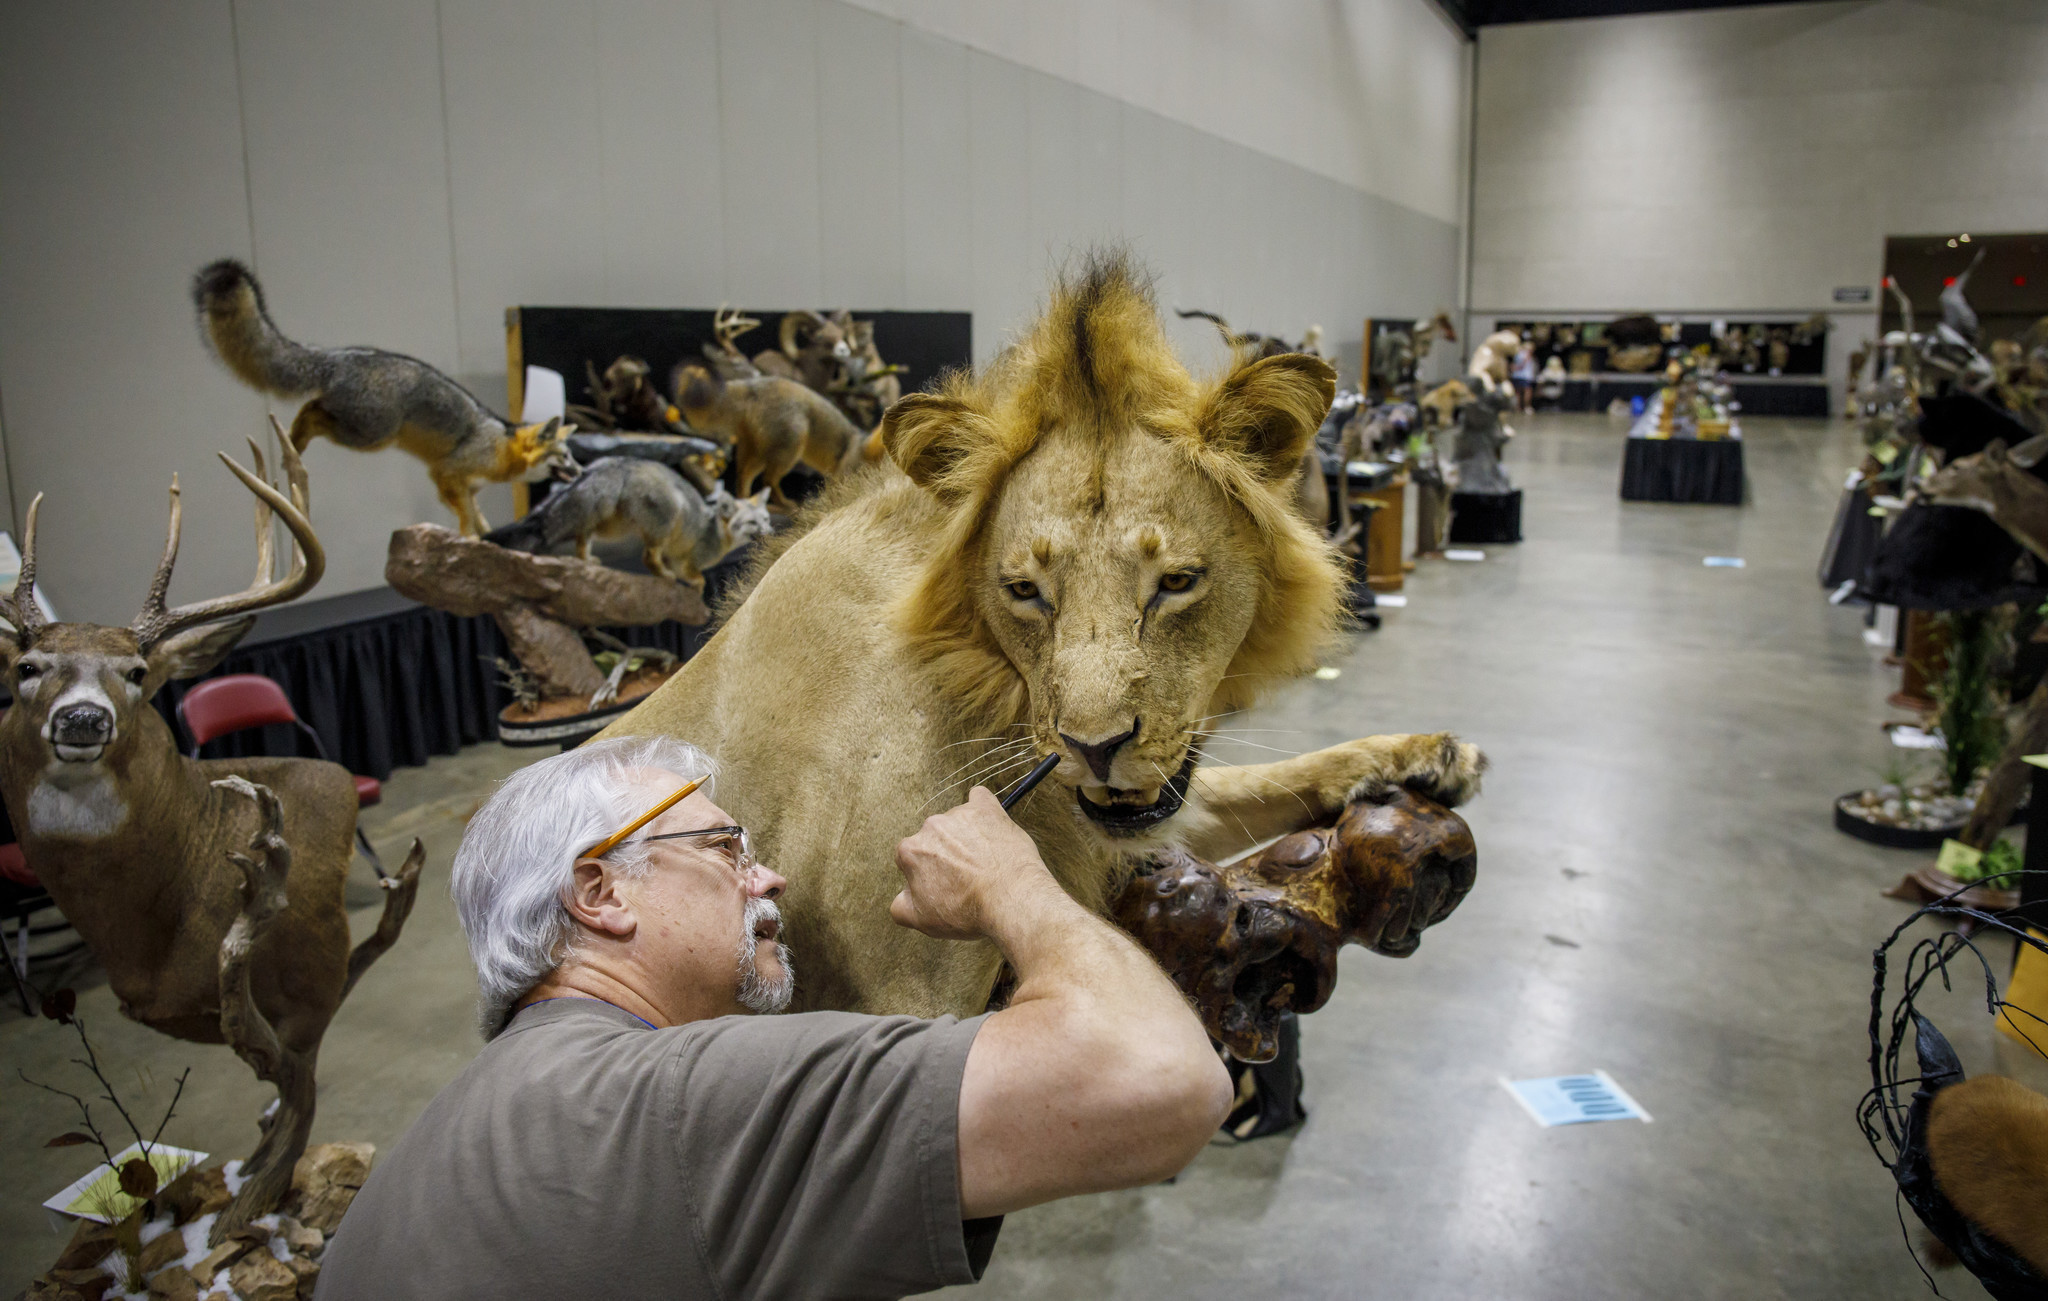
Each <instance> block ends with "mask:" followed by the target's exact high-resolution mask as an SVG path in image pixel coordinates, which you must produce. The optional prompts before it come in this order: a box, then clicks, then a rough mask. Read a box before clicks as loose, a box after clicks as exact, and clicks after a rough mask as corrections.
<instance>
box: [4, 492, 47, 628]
mask: <svg viewBox="0 0 2048 1301" xmlns="http://www.w3.org/2000/svg"><path fill="white" fill-rule="evenodd" d="M42 505H43V494H41V493H37V494H36V499H35V500H34V501H32V502H30V503H29V504H28V526H27V527H26V528H24V529H22V531H21V573H20V575H19V576H17V577H16V578H15V580H14V595H12V596H7V597H0V619H5V620H7V622H9V623H11V624H13V625H14V631H15V632H16V633H18V634H19V636H20V640H21V642H22V643H23V644H24V645H26V644H27V643H28V642H30V641H32V640H33V639H34V638H35V635H36V634H37V633H38V632H41V631H42V629H43V607H42V606H40V605H37V604H36V512H37V511H39V510H41V509H42Z"/></svg>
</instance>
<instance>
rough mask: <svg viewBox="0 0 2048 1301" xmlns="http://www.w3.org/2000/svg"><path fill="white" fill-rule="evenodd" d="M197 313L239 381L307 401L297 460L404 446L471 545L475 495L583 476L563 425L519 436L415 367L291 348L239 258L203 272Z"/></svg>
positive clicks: (392, 357) (196, 288)
mask: <svg viewBox="0 0 2048 1301" xmlns="http://www.w3.org/2000/svg"><path fill="white" fill-rule="evenodd" d="M192 301H193V304H194V305H195V306H196V307H197V308H198V309H199V328H200V333H201V334H202V335H203V336H204V337H205V339H206V342H207V345H208V346H209V347H210V348H211V349H212V350H213V353H214V355H215V356H217V357H219V358H220V359H221V361H222V362H224V363H225V364H226V365H227V368H228V369H229V370H231V371H233V372H234V373H235V377H236V378H237V379H240V380H241V381H242V382H243V383H244V384H247V385H248V386H249V387H250V388H253V389H255V390H256V391H257V392H259V393H268V394H269V395H271V396H272V397H280V398H310V399H311V401H309V402H307V403H306V404H305V405H304V406H302V407H300V408H299V414H298V415H297V416H296V417H295V418H294V419H293V420H292V428H291V440H292V446H293V447H294V448H296V449H297V450H298V451H300V452H304V451H305V450H306V444H308V443H310V442H312V441H313V438H314V437H315V436H316V435H321V436H325V437H327V438H330V439H332V440H333V441H335V442H337V443H340V444H341V445H342V446H343V447H347V448H351V449H353V450H355V451H358V452H374V451H377V450H379V449H380V448H385V447H390V446H391V445H392V444H394V443H395V444H397V445H398V446H400V447H402V448H404V449H405V450H406V451H408V452H411V453H412V454H413V455H414V456H417V457H418V458H419V459H420V460H422V461H425V462H426V464H427V473H428V474H429V475H430V476H431V477H432V478H433V480H434V487H435V489H436V490H437V491H438V492H439V493H440V496H441V501H442V503H443V504H444V505H446V506H447V507H448V509H449V510H451V511H454V512H455V518H456V519H457V520H458V521H459V522H460V523H461V525H462V531H463V532H464V533H465V534H467V535H468V536H470V537H480V536H482V534H483V533H484V531H485V530H486V529H488V528H489V527H490V525H489V524H487V523H485V522H484V517H483V515H482V513H481V512H480V511H478V510H477V507H476V489H477V485H478V484H480V483H486V482H489V483H507V482H510V481H512V480H514V479H518V480H522V481H524V482H526V483H537V482H539V481H540V480H542V479H546V478H548V477H549V476H550V475H553V476H555V477H557V478H564V479H571V478H574V477H575V476H576V462H575V461H574V460H573V459H571V458H570V456H569V448H568V444H567V442H566V441H565V440H564V438H563V433H564V431H563V429H562V422H561V421H560V420H550V421H549V422H548V423H547V424H546V425H520V426H516V427H515V426H513V425H512V424H511V423H509V422H508V421H505V420H502V419H500V418H499V417H497V416H495V415H493V414H491V411H490V409H489V408H488V407H486V406H484V404H483V403H482V402H480V401H478V400H477V398H476V395H475V394H473V393H471V392H470V391H469V390H468V389H466V388H464V387H462V385H460V384H458V383H456V382H455V381H454V380H452V379H450V378H449V377H448V376H446V375H444V374H442V373H441V372H440V371H438V370H436V369H434V368H433V367H432V366H429V365H428V364H427V363H425V362H423V361H420V360H418V359H416V358H413V357H407V356H404V355H402V354H399V353H395V352H384V351H381V350H380V349H377V348H309V347H307V346H306V345H304V344H301V343H294V342H293V341H292V340H290V339H287V338H285V337H284V335H282V334H280V333H279V332H278V329H277V327H276V326H275V325H273V324H272V323H271V320H270V313H269V312H268V311H267V310H266V309H265V307H264V305H263V290H262V289H261V288H260V287H258V286H257V284H256V277H255V276H254V275H252V274H250V272H249V268H247V267H245V266H243V265H242V264H241V263H239V262H236V261H234V260H233V259H232V258H223V259H222V260H220V261H218V262H214V263H211V264H209V265H208V266H206V267H204V268H203V269H202V270H201V271H200V272H199V274H198V276H196V277H195V278H194V279H193V281H192Z"/></svg>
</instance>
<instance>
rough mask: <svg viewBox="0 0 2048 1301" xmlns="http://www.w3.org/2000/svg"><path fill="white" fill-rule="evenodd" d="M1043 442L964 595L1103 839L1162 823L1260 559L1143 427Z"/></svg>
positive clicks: (1219, 499)
mask: <svg viewBox="0 0 2048 1301" xmlns="http://www.w3.org/2000/svg"><path fill="white" fill-rule="evenodd" d="M1075 437H1078V436H1075V435H1068V436H1066V437H1063V436H1062V435H1060V434H1058V433H1055V434H1052V435H1050V436H1048V437H1047V438H1045V439H1044V440H1042V441H1041V442H1040V443H1039V444H1038V446H1037V447H1036V448H1034V449H1033V451H1032V452H1031V453H1030V454H1029V455H1027V456H1026V457H1025V458H1024V459H1023V460H1022V461H1021V462H1020V463H1019V464H1018V465H1017V467H1016V469H1015V470H1014V471H1013V472H1012V473H1011V475H1010V477H1009V479H1008V481H1007V482H1006V483H1005V485H1004V488H1003V491H1002V494H1001V496H1000V497H999V498H998V500H997V501H996V503H995V509H994V512H993V517H992V519H991V520H990V523H989V527H988V529H987V531H986V533H985V534H984V536H983V544H982V546H981V548H980V554H979V556H978V565H977V572H976V573H975V575H974V578H973V581H974V592H973V599H974V601H975V603H976V605H977V607H978V611H979V613H980V615H981V617H982V619H983V620H985V621H986V623H987V624H988V626H989V628H990V629H991V631H992V632H993V633H994V634H995V637H996V639H997V641H998V642H999V643H1000V644H1001V646H1002V648H1003V652H1004V654H1005V655H1006V656H1007V657H1008V658H1009V660H1010V662H1011V663H1012V664H1014V665H1015V666H1016V667H1017V669H1018V671H1019V672H1020V673H1022V674H1023V676H1024V679H1025V682H1026V685H1027V687H1028V689H1029V693H1030V700H1031V707H1030V717H1029V718H1028V720H1027V721H1028V723H1029V725H1030V728H1031V732H1032V735H1033V738H1034V740H1035V741H1036V749H1037V751H1038V752H1039V753H1050V752H1054V751H1057V752H1060V753H1062V754H1063V755H1064V756H1065V758H1064V761H1063V762H1062V763H1061V764H1060V766H1059V768H1058V770H1057V776H1058V777H1059V778H1060V780H1061V781H1063V782H1064V783H1065V784H1066V785H1068V786H1071V787H1073V788H1075V790H1076V793H1077V797H1078V799H1079V800H1080V801H1081V803H1080V807H1081V809H1082V811H1083V812H1085V813H1087V814H1088V815H1089V816H1090V817H1091V818H1093V819H1094V820H1095V822H1096V823H1097V824H1098V825H1100V826H1101V827H1102V828H1103V829H1104V830H1105V831H1108V832H1110V833H1112V834H1134V833H1137V832H1141V831H1144V830H1147V829H1149V828H1150V827H1152V826H1153V825H1155V824H1157V823H1159V822H1162V821H1164V820H1165V819H1166V818H1167V817H1170V816H1172V814H1173V813H1174V812H1176V811H1177V810H1178V809H1179V808H1180V804H1181V800H1182V797H1183V795H1184V794H1185V790H1186V784H1187V777H1186V773H1185V769H1186V768H1188V767H1189V766H1190V765H1191V764H1192V761H1193V759H1194V756H1195V751H1196V749H1197V748H1198V735H1199V731H1200V729H1201V728H1203V727H1204V726H1214V724H1213V722H1208V721H1206V720H1205V718H1204V715H1205V714H1207V713H1208V712H1209V702H1210V700H1211V699H1212V698H1213V697H1214V695H1215V692H1216V688H1217V685H1218V683H1219V682H1220V681H1221V680H1222V678H1223V676H1224V674H1225V673H1227V672H1228V671H1229V668H1230V663H1231V660H1232V659H1233V657H1234V656H1235V655H1236V654H1237V651H1238V648H1239V647H1240V646H1241V645H1242V644H1243V643H1244V639H1245V633H1246V631H1247V630H1248V629H1249V627H1250V625H1251V621H1252V616H1253V614H1254V612H1255V611H1256V609H1257V607H1258V599H1259V581H1260V579H1259V574H1260V571H1261V567H1262V564H1263V562H1264V559H1265V548H1264V547H1262V546H1261V545H1260V543H1259V539H1258V537H1257V535H1256V533H1255V532H1254V529H1253V525H1252V521H1251V519H1250V517H1249V516H1247V515H1246V514H1245V512H1244V511H1243V510H1241V509H1238V508H1236V507H1234V506H1233V505H1232V504H1231V503H1230V501H1229V500H1227V499H1226V497H1225V496H1224V493H1223V491H1222V489H1221V488H1219V487H1218V486H1217V485H1216V483H1215V482H1214V481H1213V480H1210V479H1208V478H1207V477H1205V476H1203V475H1201V474H1199V473H1197V472H1196V471H1195V470H1194V469H1193V468H1192V467H1191V466H1189V465H1188V463H1187V462H1186V460H1185V458H1183V457H1180V456H1178V455H1176V454H1175V453H1174V451H1173V449H1172V448H1171V447H1170V446H1169V445H1168V444H1167V443H1166V442H1165V441H1164V440H1163V439H1160V438H1158V437H1156V436H1153V435H1150V434H1147V433H1144V432H1142V431H1137V432H1133V433H1130V434H1128V435H1126V436H1124V437H1122V438H1120V439H1117V440H1115V442H1114V444H1113V445H1112V446H1111V447H1110V448H1108V449H1107V451H1106V455H1103V456H1102V457H1101V459H1100V460H1098V459H1097V457H1096V456H1094V455H1085V454H1076V451H1077V449H1075V448H1074V447H1072V446H1070V445H1068V444H1069V443H1071V441H1072V440H1073V439H1074V438H1075Z"/></svg>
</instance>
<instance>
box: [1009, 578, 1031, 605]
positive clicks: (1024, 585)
mask: <svg viewBox="0 0 2048 1301" xmlns="http://www.w3.org/2000/svg"><path fill="white" fill-rule="evenodd" d="M1003 586H1004V587H1005V588H1006V589H1008V591H1009V593H1010V595H1011V596H1013V597H1015V598H1016V599H1017V600H1019V601H1036V600H1037V599H1038V584H1036V583H1034V582H1032V581H1031V580H1030V579H1028V578H1020V579H1018V580H1017V581H1016V582H1014V583H1004V584H1003Z"/></svg>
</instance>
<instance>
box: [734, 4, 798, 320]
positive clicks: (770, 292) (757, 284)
mask: <svg viewBox="0 0 2048 1301" xmlns="http://www.w3.org/2000/svg"><path fill="white" fill-rule="evenodd" d="M718 99H719V105H720V110H721V114H722V121H721V122H720V124H719V131H720V136H721V139H722V141H723V144H724V157H723V168H724V177H725V267H726V272H725V283H726V292H727V293H728V294H730V295H731V296H732V297H733V298H735V299H736V300H738V301H740V302H742V303H745V302H757V303H776V304H781V303H820V302H822V300H821V298H820V294H821V292H822V289H823V285H822V277H821V276H820V274H819V259H820V256H821V246H820V241H821V238H822V232H821V218H820V214H819V206H818V205H819V195H818V149H819V142H818V50H817V5H816V4H815V3H814V2H813V0H725V2H724V3H722V4H720V6H719V9H718Z"/></svg>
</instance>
